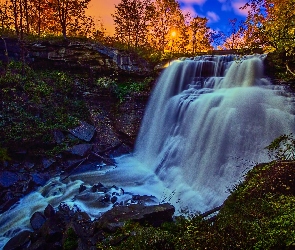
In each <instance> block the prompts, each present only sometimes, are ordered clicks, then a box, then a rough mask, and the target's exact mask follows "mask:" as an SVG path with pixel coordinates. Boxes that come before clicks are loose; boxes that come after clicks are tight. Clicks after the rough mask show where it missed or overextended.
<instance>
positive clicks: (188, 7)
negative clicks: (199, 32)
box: [178, 0, 247, 33]
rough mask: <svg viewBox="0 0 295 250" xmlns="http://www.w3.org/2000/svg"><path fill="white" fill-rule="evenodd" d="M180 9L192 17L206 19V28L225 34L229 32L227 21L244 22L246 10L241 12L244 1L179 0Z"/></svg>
mask: <svg viewBox="0 0 295 250" xmlns="http://www.w3.org/2000/svg"><path fill="white" fill-rule="evenodd" d="M178 2H179V3H180V6H181V9H182V10H183V11H184V12H187V11H189V12H190V13H191V14H192V15H193V16H197V15H198V16H201V17H207V18H208V19H209V22H208V26H209V27H210V28H213V29H215V30H221V31H223V32H225V33H227V32H230V25H229V19H234V18H237V20H238V21H244V20H245V18H246V16H247V10H241V9H240V7H242V6H244V5H245V3H246V0H179V1H178Z"/></svg>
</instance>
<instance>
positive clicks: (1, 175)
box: [0, 171, 19, 188]
mask: <svg viewBox="0 0 295 250" xmlns="http://www.w3.org/2000/svg"><path fill="white" fill-rule="evenodd" d="M18 180H19V176H18V174H16V173H13V172H10V171H3V172H0V187H1V186H2V187H5V188H7V187H10V186H12V185H13V184H15V183H16V182H17V181H18Z"/></svg>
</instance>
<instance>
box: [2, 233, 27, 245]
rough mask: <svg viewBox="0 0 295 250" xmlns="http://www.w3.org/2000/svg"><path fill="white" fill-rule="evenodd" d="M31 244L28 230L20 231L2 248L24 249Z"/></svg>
mask: <svg viewBox="0 0 295 250" xmlns="http://www.w3.org/2000/svg"><path fill="white" fill-rule="evenodd" d="M30 242H31V232H30V231H28V230H25V231H21V232H20V233H19V234H17V235H15V236H14V237H12V238H11V239H10V240H9V241H8V242H7V243H6V245H5V246H4V248H3V250H17V249H25V248H26V247H27V246H28V245H29V244H30Z"/></svg>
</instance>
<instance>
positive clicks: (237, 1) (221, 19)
mask: <svg viewBox="0 0 295 250" xmlns="http://www.w3.org/2000/svg"><path fill="white" fill-rule="evenodd" d="M246 1H247V0H178V2H179V3H180V6H181V9H182V10H183V11H184V12H187V11H189V12H190V13H191V14H192V16H197V15H198V16H200V17H207V18H208V19H209V22H208V26H209V27H210V28H213V29H215V30H221V31H223V32H224V33H225V34H226V35H227V33H228V32H230V26H229V19H234V18H237V19H238V20H244V19H245V17H246V15H247V11H245V10H244V11H242V10H240V9H239V8H240V7H242V6H244V4H245V3H246ZM120 2H121V0H91V2H90V5H89V10H88V13H89V14H90V15H91V16H93V17H94V18H97V19H98V18H100V19H101V20H102V22H103V24H104V26H105V28H106V30H107V33H108V34H109V35H112V34H113V32H114V25H113V18H112V16H111V14H112V13H114V12H115V5H117V4H119V3H120Z"/></svg>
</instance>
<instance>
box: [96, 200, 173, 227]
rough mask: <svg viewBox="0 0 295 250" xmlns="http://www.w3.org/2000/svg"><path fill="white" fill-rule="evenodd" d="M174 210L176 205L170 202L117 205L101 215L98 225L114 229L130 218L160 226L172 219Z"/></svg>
mask: <svg viewBox="0 0 295 250" xmlns="http://www.w3.org/2000/svg"><path fill="white" fill-rule="evenodd" d="M174 212H175V208H174V206H172V205H170V204H168V203H165V204H159V205H153V206H145V205H142V204H131V205H129V206H115V207H113V208H112V209H111V210H109V211H107V212H105V213H104V214H103V215H102V216H101V218H100V219H99V220H98V222H97V225H96V227H97V228H102V229H104V230H106V231H113V230H114V228H117V227H121V226H122V225H124V223H123V222H126V221H130V220H131V221H134V222H139V223H141V224H149V225H152V226H160V225H161V224H162V223H164V222H168V221H172V216H173V214H174Z"/></svg>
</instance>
